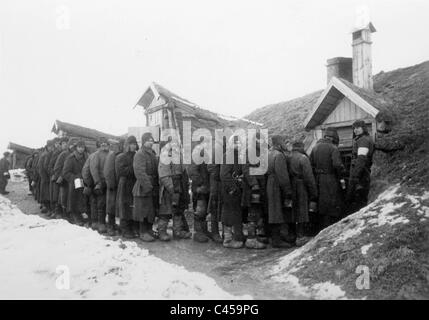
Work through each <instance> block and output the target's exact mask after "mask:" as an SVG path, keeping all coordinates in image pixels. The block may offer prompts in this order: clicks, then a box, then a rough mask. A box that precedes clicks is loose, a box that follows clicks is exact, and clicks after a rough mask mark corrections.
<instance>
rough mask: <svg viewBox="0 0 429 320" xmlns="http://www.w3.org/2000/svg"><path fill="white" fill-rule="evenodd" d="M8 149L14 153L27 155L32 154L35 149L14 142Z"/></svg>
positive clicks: (10, 143)
mask: <svg viewBox="0 0 429 320" xmlns="http://www.w3.org/2000/svg"><path fill="white" fill-rule="evenodd" d="M7 148H8V149H10V150H13V151H18V152H22V153H25V154H32V153H33V151H34V149H33V148H29V147H26V146H23V145H20V144H17V143H13V142H9V145H8V146H7Z"/></svg>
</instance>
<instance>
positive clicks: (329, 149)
mask: <svg viewBox="0 0 429 320" xmlns="http://www.w3.org/2000/svg"><path fill="white" fill-rule="evenodd" d="M310 161H311V165H312V167H313V172H314V176H315V179H316V185H317V190H318V197H317V207H318V214H319V215H325V216H332V217H337V218H338V217H340V216H341V215H342V212H343V209H344V205H343V203H344V201H343V198H344V195H343V191H342V189H341V183H340V180H341V179H342V178H343V176H344V175H345V169H344V165H343V163H342V161H341V156H340V152H339V151H338V148H337V147H336V146H335V145H334V144H333V143H332V142H331V141H330V140H329V139H320V140H319V141H318V142H317V144H316V146H315V147H314V148H313V150H312V151H311V154H310Z"/></svg>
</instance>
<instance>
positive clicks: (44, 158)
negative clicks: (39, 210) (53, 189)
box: [37, 150, 52, 202]
mask: <svg viewBox="0 0 429 320" xmlns="http://www.w3.org/2000/svg"><path fill="white" fill-rule="evenodd" d="M51 156H52V152H49V151H47V150H45V151H43V152H42V155H41V156H40V158H39V162H38V164H37V166H38V171H39V177H40V191H39V192H40V193H39V201H40V202H49V201H50V193H49V182H50V176H49V161H50V159H51Z"/></svg>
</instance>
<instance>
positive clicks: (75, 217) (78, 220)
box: [72, 213, 83, 227]
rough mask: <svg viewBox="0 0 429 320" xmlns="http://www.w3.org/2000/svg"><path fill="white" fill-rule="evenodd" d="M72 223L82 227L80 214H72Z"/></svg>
mask: <svg viewBox="0 0 429 320" xmlns="http://www.w3.org/2000/svg"><path fill="white" fill-rule="evenodd" d="M72 221H73V224H75V225H77V226H80V227H81V226H83V219H82V215H81V214H80V213H73V214H72Z"/></svg>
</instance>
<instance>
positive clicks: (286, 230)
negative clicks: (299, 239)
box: [280, 222, 296, 244]
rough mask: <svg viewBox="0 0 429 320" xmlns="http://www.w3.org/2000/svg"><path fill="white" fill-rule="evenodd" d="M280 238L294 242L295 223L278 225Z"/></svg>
mask: <svg viewBox="0 0 429 320" xmlns="http://www.w3.org/2000/svg"><path fill="white" fill-rule="evenodd" d="M280 238H281V239H282V240H283V241H285V242H288V243H291V244H295V242H296V223H295V222H291V223H284V224H282V225H281V226H280Z"/></svg>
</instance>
